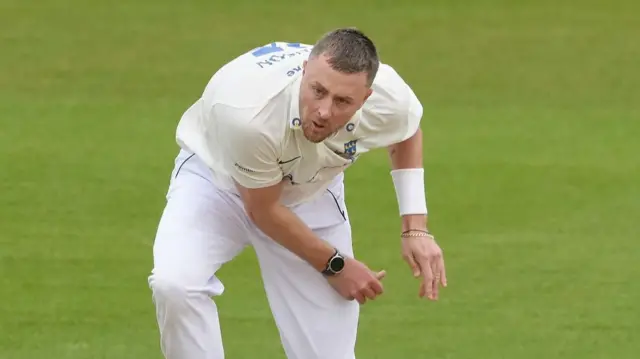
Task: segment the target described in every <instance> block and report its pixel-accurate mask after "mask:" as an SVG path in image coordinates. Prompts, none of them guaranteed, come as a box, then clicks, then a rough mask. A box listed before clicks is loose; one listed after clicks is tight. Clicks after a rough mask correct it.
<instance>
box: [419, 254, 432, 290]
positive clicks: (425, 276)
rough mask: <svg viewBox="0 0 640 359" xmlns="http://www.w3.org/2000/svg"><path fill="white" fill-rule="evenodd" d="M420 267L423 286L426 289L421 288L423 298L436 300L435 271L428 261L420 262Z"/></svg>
mask: <svg viewBox="0 0 640 359" xmlns="http://www.w3.org/2000/svg"><path fill="white" fill-rule="evenodd" d="M420 267H421V268H422V281H423V282H422V286H424V288H422V287H421V288H420V292H421V297H427V298H429V299H434V292H433V285H432V284H433V271H432V269H431V263H429V261H428V260H426V259H424V260H422V261H421V262H420Z"/></svg>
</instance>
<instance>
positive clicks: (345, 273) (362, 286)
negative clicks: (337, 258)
mask: <svg viewBox="0 0 640 359" xmlns="http://www.w3.org/2000/svg"><path fill="white" fill-rule="evenodd" d="M385 275H386V272H385V271H380V272H377V273H376V272H373V271H372V270H371V269H369V268H368V267H367V266H366V265H364V264H363V263H362V262H360V261H358V260H356V259H353V258H345V264H344V268H343V269H342V271H341V272H340V273H338V274H336V275H334V276H328V277H327V280H328V281H329V284H331V286H332V287H333V288H334V289H335V290H336V291H337V292H338V294H340V295H341V296H342V297H343V298H345V299H347V300H354V299H355V300H357V301H358V303H360V304H364V303H366V301H367V299H372V300H373V299H375V298H376V297H378V296H379V295H381V294H382V292H383V291H384V289H383V287H382V282H381V280H382V278H384V276H385Z"/></svg>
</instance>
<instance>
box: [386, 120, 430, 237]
mask: <svg viewBox="0 0 640 359" xmlns="http://www.w3.org/2000/svg"><path fill="white" fill-rule="evenodd" d="M387 149H388V152H389V158H390V160H391V168H392V169H394V170H396V169H405V168H423V163H422V160H423V159H422V130H420V129H419V128H418V131H417V132H416V133H415V134H414V135H413V136H411V137H409V138H408V139H406V140H404V141H402V142H399V143H396V144H393V145H391V146H388V148H387ZM427 218H428V216H427V215H426V214H407V215H404V216H402V230H403V231H406V230H409V229H419V230H427Z"/></svg>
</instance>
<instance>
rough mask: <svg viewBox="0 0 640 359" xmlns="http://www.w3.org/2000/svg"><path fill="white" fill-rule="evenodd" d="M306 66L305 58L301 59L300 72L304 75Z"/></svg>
mask: <svg viewBox="0 0 640 359" xmlns="http://www.w3.org/2000/svg"><path fill="white" fill-rule="evenodd" d="M306 68H307V60H304V61H302V74H303V75H304V70H305V69H306Z"/></svg>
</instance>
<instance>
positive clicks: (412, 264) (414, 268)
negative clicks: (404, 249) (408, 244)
mask: <svg viewBox="0 0 640 359" xmlns="http://www.w3.org/2000/svg"><path fill="white" fill-rule="evenodd" d="M402 258H403V259H404V260H405V262H407V264H409V268H411V272H412V273H413V276H414V277H419V276H420V266H419V265H418V263H417V262H416V260H415V258H413V253H405V254H403V255H402Z"/></svg>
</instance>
